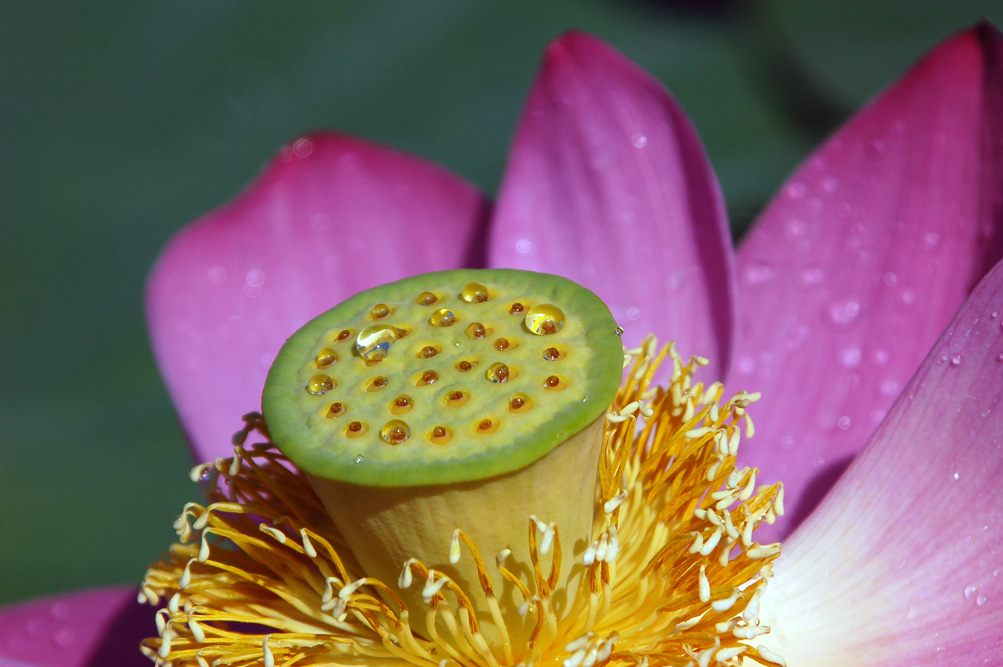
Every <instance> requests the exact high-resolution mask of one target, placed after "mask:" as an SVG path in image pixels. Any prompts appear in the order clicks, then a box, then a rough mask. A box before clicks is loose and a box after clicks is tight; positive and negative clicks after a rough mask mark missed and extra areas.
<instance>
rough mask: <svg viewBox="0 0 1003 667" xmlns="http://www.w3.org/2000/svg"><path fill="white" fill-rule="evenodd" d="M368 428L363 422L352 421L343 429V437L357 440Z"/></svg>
mask: <svg viewBox="0 0 1003 667" xmlns="http://www.w3.org/2000/svg"><path fill="white" fill-rule="evenodd" d="M368 430H369V427H368V426H366V424H365V423H364V422H360V421H354V422H351V423H350V424H349V425H348V426H346V427H345V435H346V436H348V437H349V438H359V437H361V436H363V435H365V434H366V431H368Z"/></svg>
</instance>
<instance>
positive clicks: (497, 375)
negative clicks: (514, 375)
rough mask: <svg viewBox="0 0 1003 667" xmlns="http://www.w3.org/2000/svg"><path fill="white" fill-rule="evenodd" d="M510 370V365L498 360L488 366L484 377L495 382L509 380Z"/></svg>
mask: <svg viewBox="0 0 1003 667" xmlns="http://www.w3.org/2000/svg"><path fill="white" fill-rule="evenodd" d="M509 374H510V371H509V369H508V366H506V365H505V364H503V363H501V362H500V361H496V362H495V363H493V364H491V365H490V366H488V370H487V371H485V373H484V377H486V378H487V379H489V380H491V381H492V382H494V383H501V382H508V378H509Z"/></svg>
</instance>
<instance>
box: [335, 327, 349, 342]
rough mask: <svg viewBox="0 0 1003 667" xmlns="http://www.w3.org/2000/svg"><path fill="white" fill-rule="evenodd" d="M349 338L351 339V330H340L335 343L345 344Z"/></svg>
mask: <svg viewBox="0 0 1003 667" xmlns="http://www.w3.org/2000/svg"><path fill="white" fill-rule="evenodd" d="M351 337H352V330H351V329H342V330H341V331H339V332H338V338H337V341H338V342H339V343H343V342H345V341H346V340H348V339H349V338H351Z"/></svg>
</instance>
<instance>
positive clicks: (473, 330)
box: [466, 322, 488, 340]
mask: <svg viewBox="0 0 1003 667" xmlns="http://www.w3.org/2000/svg"><path fill="white" fill-rule="evenodd" d="M466 334H467V338H473V339H475V340H476V339H478V338H484V337H485V336H487V335H488V330H487V329H485V328H484V325H483V324H481V323H480V322H471V323H470V324H468V325H467V331H466Z"/></svg>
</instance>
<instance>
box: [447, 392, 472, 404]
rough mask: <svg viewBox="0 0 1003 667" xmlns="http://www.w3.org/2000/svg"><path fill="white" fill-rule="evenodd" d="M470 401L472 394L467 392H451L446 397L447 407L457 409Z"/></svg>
mask: <svg viewBox="0 0 1003 667" xmlns="http://www.w3.org/2000/svg"><path fill="white" fill-rule="evenodd" d="M468 400H470V394H468V393H467V392H465V391H451V392H449V394H447V395H446V407H449V408H457V407H459V406H461V405H463V404H464V403H466V402H467V401H468Z"/></svg>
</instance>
